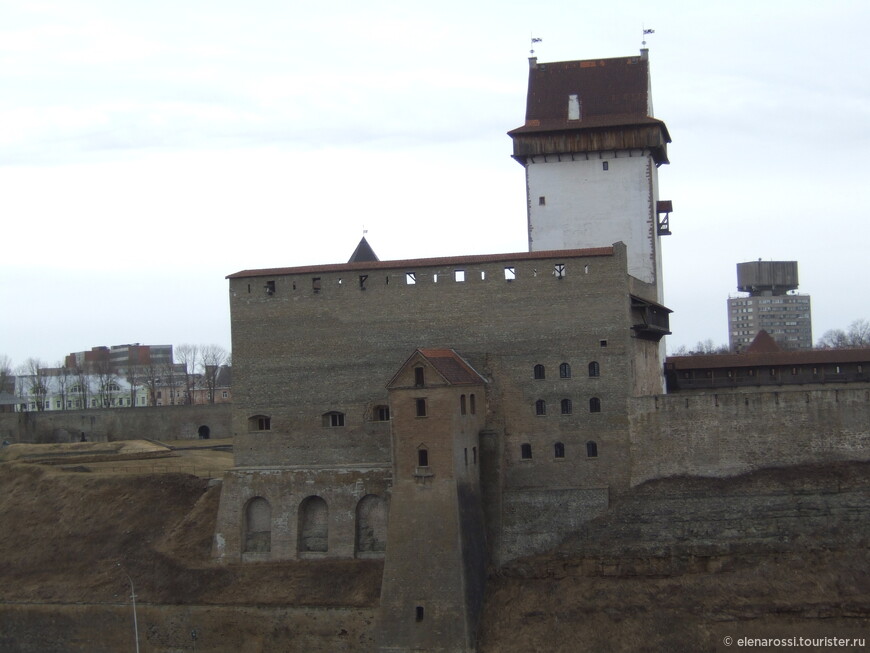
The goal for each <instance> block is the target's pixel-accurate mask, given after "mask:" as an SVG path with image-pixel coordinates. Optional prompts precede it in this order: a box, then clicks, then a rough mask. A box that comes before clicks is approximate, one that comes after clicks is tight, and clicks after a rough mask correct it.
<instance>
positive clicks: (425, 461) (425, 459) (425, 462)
mask: <svg viewBox="0 0 870 653" xmlns="http://www.w3.org/2000/svg"><path fill="white" fill-rule="evenodd" d="M428 466H429V450H428V449H427V448H426V447H420V448H419V449H417V467H428Z"/></svg>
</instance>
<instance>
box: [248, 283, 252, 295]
mask: <svg viewBox="0 0 870 653" xmlns="http://www.w3.org/2000/svg"><path fill="white" fill-rule="evenodd" d="M248 294H249V295H250V294H251V284H248Z"/></svg>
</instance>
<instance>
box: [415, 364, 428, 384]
mask: <svg viewBox="0 0 870 653" xmlns="http://www.w3.org/2000/svg"><path fill="white" fill-rule="evenodd" d="M414 385H415V386H417V387H418V388H422V387H423V386H424V385H426V373H425V372H424V371H423V368H422V367H415V368H414Z"/></svg>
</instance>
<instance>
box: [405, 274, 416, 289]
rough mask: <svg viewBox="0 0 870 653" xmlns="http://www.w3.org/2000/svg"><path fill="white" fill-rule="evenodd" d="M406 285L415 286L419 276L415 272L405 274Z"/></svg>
mask: <svg viewBox="0 0 870 653" xmlns="http://www.w3.org/2000/svg"><path fill="white" fill-rule="evenodd" d="M405 283H406V284H408V285H409V286H413V285H414V284H415V283H417V274H416V273H415V272H405Z"/></svg>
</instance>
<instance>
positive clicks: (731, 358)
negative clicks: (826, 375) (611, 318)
mask: <svg viewBox="0 0 870 653" xmlns="http://www.w3.org/2000/svg"><path fill="white" fill-rule="evenodd" d="M837 363H870V348H864V349H811V350H809V351H778V352H762V353H757V354H750V353H743V354H707V355H701V356H668V357H667V359H666V361H665V364H666V366H667V367H669V368H671V369H675V370H701V369H704V370H710V369H724V368H738V367H768V366H776V365H825V364H832V365H835V364H837Z"/></svg>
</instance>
